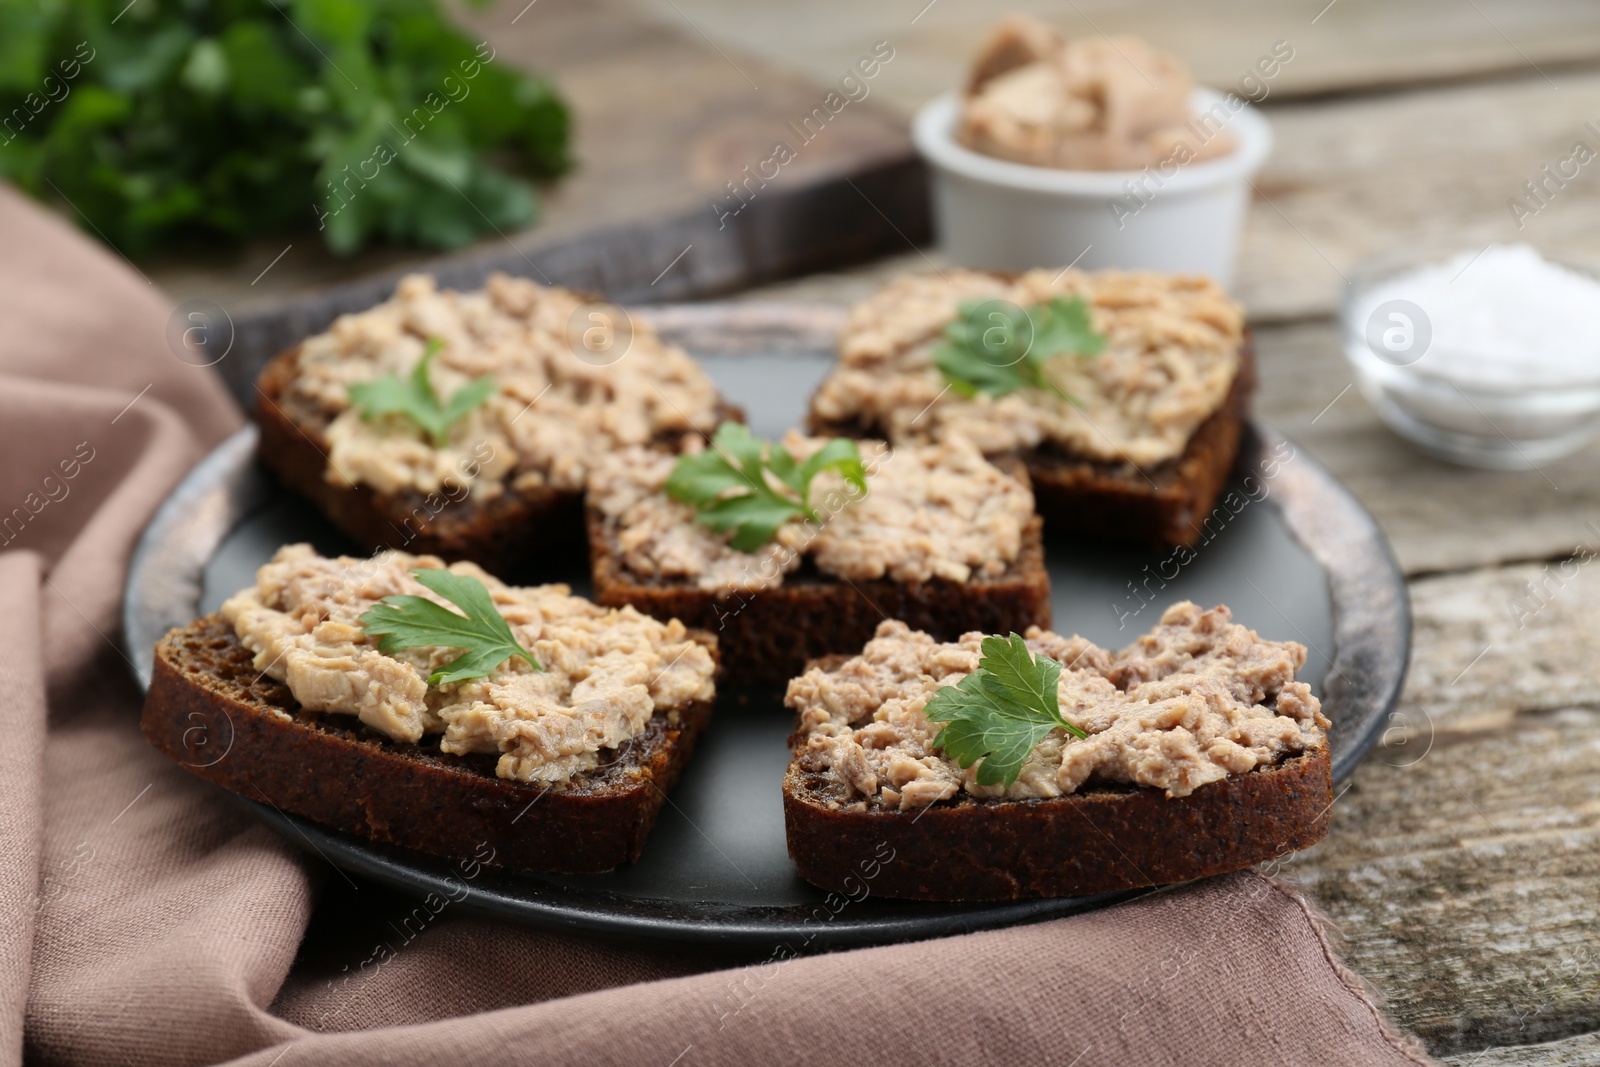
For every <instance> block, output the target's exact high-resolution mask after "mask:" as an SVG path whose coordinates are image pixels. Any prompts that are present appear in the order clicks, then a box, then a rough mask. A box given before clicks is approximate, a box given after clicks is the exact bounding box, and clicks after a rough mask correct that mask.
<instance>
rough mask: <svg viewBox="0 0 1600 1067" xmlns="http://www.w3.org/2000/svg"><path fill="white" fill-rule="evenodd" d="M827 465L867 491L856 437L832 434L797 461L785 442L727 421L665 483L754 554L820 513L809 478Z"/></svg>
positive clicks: (672, 494) (674, 496) (719, 530)
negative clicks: (785, 528) (788, 526)
mask: <svg viewBox="0 0 1600 1067" xmlns="http://www.w3.org/2000/svg"><path fill="white" fill-rule="evenodd" d="M825 470H836V471H838V472H839V473H840V475H842V476H843V477H844V479H845V481H847V482H849V483H850V484H851V485H854V486H855V487H856V488H858V489H860V490H861V491H862V492H863V493H865V492H866V491H867V472H866V468H865V467H863V466H862V464H861V454H860V453H859V452H858V451H857V450H856V443H855V442H854V441H849V440H845V439H843V438H835V439H834V440H831V441H829V442H828V443H827V444H825V445H823V446H822V447H821V448H819V449H818V450H817V451H816V452H813V453H812V454H811V455H810V456H807V457H806V458H805V459H804V460H801V461H797V460H796V459H795V458H794V457H793V456H791V455H790V454H789V451H788V450H787V449H785V448H784V447H783V446H782V445H775V444H771V443H770V442H767V441H763V440H762V439H761V438H759V437H754V436H752V435H751V433H750V431H749V430H748V429H747V428H746V427H744V426H743V425H741V424H739V423H737V422H725V423H723V424H722V425H721V426H719V427H718V428H717V432H716V435H715V436H714V437H712V439H711V447H710V448H708V449H706V450H705V451H704V452H701V453H700V454H699V455H685V456H680V457H679V458H678V463H677V465H676V466H675V467H673V468H672V474H671V475H670V476H669V477H668V478H667V484H666V485H665V486H664V487H663V488H664V491H665V492H666V494H667V495H668V496H670V497H671V498H672V499H674V500H680V501H682V502H683V503H685V504H689V505H691V506H693V507H694V509H695V510H696V512H697V514H696V515H695V520H696V521H697V522H700V523H701V524H703V525H705V526H709V527H710V528H711V529H713V530H715V531H716V532H717V533H727V532H729V531H732V532H733V539H732V541H730V542H729V543H730V544H731V545H732V546H733V547H734V548H735V549H737V550H739V551H740V552H754V551H755V550H756V549H758V548H760V547H761V546H762V545H764V544H766V543H767V542H768V541H770V540H772V539H773V537H775V536H776V535H777V533H778V527H780V526H782V525H783V524H784V523H786V522H788V521H790V520H791V519H800V518H804V519H813V520H815V519H818V518H819V516H818V515H817V513H816V511H815V510H813V509H812V507H811V504H810V493H811V482H812V479H814V478H815V477H816V476H817V475H818V474H821V473H822V472H823V471H825ZM769 474H770V475H771V476H772V477H771V478H769V477H768V475H769ZM774 479H775V480H776V481H777V483H778V484H777V485H776V486H774V485H773V484H772V482H773V480H774Z"/></svg>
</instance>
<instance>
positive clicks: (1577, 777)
mask: <svg viewBox="0 0 1600 1067" xmlns="http://www.w3.org/2000/svg"><path fill="white" fill-rule="evenodd" d="M1418 754H1419V753H1418V750H1417V749H1416V748H1415V747H1414V746H1412V745H1409V744H1408V745H1405V746H1401V747H1398V748H1396V747H1393V746H1390V747H1384V748H1381V749H1379V750H1377V751H1375V753H1374V754H1373V755H1372V756H1371V757H1369V758H1368V760H1367V762H1365V763H1364V764H1362V766H1361V767H1360V768H1359V769H1358V770H1357V771H1356V773H1355V775H1354V776H1353V778H1352V780H1351V784H1350V786H1349V789H1348V791H1347V792H1345V793H1343V794H1342V795H1341V796H1340V799H1339V800H1338V801H1337V802H1336V804H1335V808H1334V828H1333V832H1332V833H1331V834H1330V835H1329V837H1328V838H1327V840H1325V841H1323V842H1322V843H1321V844H1319V845H1317V846H1316V847H1314V848H1312V849H1309V850H1307V851H1306V852H1304V853H1301V854H1299V855H1297V856H1295V857H1293V858H1292V859H1291V860H1290V861H1288V862H1286V863H1285V864H1284V865H1283V870H1284V872H1285V873H1286V874H1287V876H1288V877H1289V878H1290V879H1291V880H1292V881H1295V882H1297V883H1298V884H1300V885H1302V886H1303V887H1304V888H1306V889H1307V891H1309V892H1310V893H1311V895H1312V896H1313V897H1314V898H1315V899H1316V900H1317V901H1318V903H1319V904H1321V906H1322V907H1323V908H1324V909H1326V911H1327V912H1328V914H1329V916H1330V917H1331V918H1332V919H1333V920H1334V922H1335V924H1336V925H1337V926H1338V928H1339V929H1340V931H1341V932H1342V933H1343V935H1344V937H1345V942H1346V946H1345V950H1346V954H1347V958H1348V960H1349V963H1350V965H1351V967H1352V968H1353V969H1354V970H1355V971H1356V972H1357V973H1358V974H1360V975H1362V976H1363V977H1364V978H1366V979H1367V980H1369V981H1371V982H1372V983H1373V984H1374V985H1375V986H1376V987H1377V988H1378V989H1379V990H1380V991H1381V992H1382V993H1383V994H1384V995H1385V997H1386V998H1387V1000H1388V1010H1389V1012H1390V1013H1391V1015H1392V1016H1393V1018H1394V1019H1395V1020H1396V1021H1397V1022H1398V1023H1399V1024H1400V1025H1401V1026H1402V1027H1404V1028H1405V1029H1407V1030H1409V1031H1411V1032H1413V1033H1415V1034H1417V1035H1418V1036H1419V1037H1421V1038H1422V1039H1423V1040H1424V1041H1425V1042H1427V1043H1428V1045H1429V1047H1430V1048H1431V1049H1432V1051H1434V1052H1435V1053H1440V1054H1444V1053H1456V1052H1462V1051H1470V1050H1475V1049H1481V1048H1487V1047H1492V1046H1497V1045H1520V1044H1532V1043H1536V1042H1540V1041H1548V1040H1554V1039H1557V1038H1562V1037H1567V1036H1570V1035H1572V1034H1576V1033H1585V1032H1588V1031H1592V1030H1595V1029H1597V1028H1600V932H1597V928H1596V924H1597V923H1600V869H1597V865H1596V864H1595V856H1596V853H1597V850H1600V713H1597V712H1595V711H1594V710H1592V709H1585V710H1577V709H1574V710H1568V711H1563V712H1556V713H1549V714H1540V715H1524V716H1521V717H1519V718H1518V719H1517V721H1516V723H1515V725H1514V726H1511V727H1507V728H1505V729H1499V730H1486V731H1480V732H1475V733H1458V734H1451V735H1446V734H1440V735H1439V736H1437V737H1435V738H1434V741H1433V745H1432V748H1431V749H1430V750H1426V754H1425V755H1423V756H1422V758H1421V759H1420V760H1418V759H1417V756H1418ZM1414 760H1415V762H1413V761H1414Z"/></svg>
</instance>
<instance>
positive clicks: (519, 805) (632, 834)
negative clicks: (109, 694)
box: [142, 615, 711, 874]
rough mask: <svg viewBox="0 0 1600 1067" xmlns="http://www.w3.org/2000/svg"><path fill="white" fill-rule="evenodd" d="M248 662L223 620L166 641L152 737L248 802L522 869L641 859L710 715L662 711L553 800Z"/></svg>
mask: <svg viewBox="0 0 1600 1067" xmlns="http://www.w3.org/2000/svg"><path fill="white" fill-rule="evenodd" d="M708 643H709V641H708ZM251 663H252V656H251V653H250V651H249V650H248V649H246V648H245V647H244V645H242V644H241V643H240V642H239V639H238V637H237V636H235V634H234V632H233V628H232V627H231V626H229V625H228V624H227V623H226V622H224V621H223V620H222V618H221V617H220V616H218V615H207V616H205V617H204V618H201V619H197V620H196V621H195V622H192V623H190V624H189V625H188V626H185V627H182V628H180V629H177V630H173V631H172V632H171V633H169V634H167V636H166V637H164V638H162V639H161V642H160V643H159V644H157V645H156V658H155V670H154V674H153V676H152V678H151V682H150V692H149V694H148V696H146V698H145V703H144V714H143V717H142V725H143V729H144V735H145V737H146V738H148V739H149V741H150V743H151V744H152V745H154V746H155V747H156V748H158V749H160V750H161V751H162V752H164V753H166V754H167V755H168V756H170V757H171V758H172V759H174V760H177V761H178V762H179V763H180V764H182V765H183V766H184V767H185V768H187V769H188V770H189V771H190V772H191V773H193V774H195V775H198V776H199V777H201V778H204V779H206V780H207V781H210V782H215V783H216V784H217V785H220V786H222V787H223V788H224V789H228V790H231V791H232V792H234V793H237V794H239V795H240V796H242V797H245V798H246V799H249V800H254V801H257V802H258V803H267V804H271V805H273V806H274V807H276V808H278V809H280V810H282V811H285V812H290V813H292V814H295V815H301V816H304V817H305V818H307V819H310V820H312V821H313V822H318V823H321V824H323V825H324V826H329V827H332V828H333V829H335V830H342V831H344V832H346V833H351V834H357V835H360V836H362V837H367V838H371V839H373V840H375V841H383V842H387V843H390V844H395V845H404V846H406V847H408V848H413V849H417V850H419V851H422V852H429V853H432V854H434V855H437V856H445V857H448V858H451V859H463V860H465V859H475V860H477V861H479V862H488V863H491V864H492V865H495V866H501V867H510V868H514V869H519V870H529V871H555V872H566V873H584V874H587V873H597V872H600V871H608V870H611V869H612V868H614V867H616V866H617V865H618V864H621V863H631V862H633V861H634V860H636V859H638V858H639V853H640V852H641V851H642V850H643V848H644V842H645V838H646V836H648V835H649V833H650V828H651V827H652V826H654V825H655V821H656V816H657V815H658V814H659V813H660V811H661V807H662V805H663V804H664V803H665V802H666V796H667V791H668V790H670V789H671V788H672V786H673V783H675V782H676V781H677V780H678V776H679V775H680V774H681V773H682V772H683V768H684V766H685V765H686V764H687V763H688V761H689V757H690V755H691V754H692V753H693V751H694V746H695V741H696V740H697V738H698V737H699V735H700V733H701V732H702V731H703V730H704V729H705V726H706V722H707V721H708V719H709V718H710V716H711V704H710V702H707V701H699V702H696V703H694V704H691V705H688V706H686V707H682V708H676V709H672V710H670V711H657V712H656V714H655V715H654V716H653V717H652V718H651V719H650V721H649V723H648V724H647V726H646V729H645V732H644V733H642V734H640V735H639V736H638V737H636V738H634V739H633V740H632V741H631V742H629V743H628V744H627V745H624V746H623V747H622V748H620V749H618V750H616V751H615V752H611V753H607V754H603V755H602V760H603V766H601V767H600V768H598V769H596V770H594V771H590V772H586V773H585V774H583V775H580V776H577V777H575V778H574V779H573V780H572V782H571V783H570V784H568V785H567V786H564V787H562V788H557V789H546V788H545V787H544V786H542V785H537V784H530V783H523V782H513V781H508V780H506V779H504V778H498V777H496V776H495V773H494V768H495V760H496V757H494V756H492V755H488V754H481V755H470V756H453V755H448V754H445V753H441V752H440V751H439V739H438V737H437V736H432V737H424V738H423V741H422V742H421V743H419V744H416V745H412V744H407V743H405V742H401V741H394V740H391V739H390V738H388V737H386V736H384V735H383V734H380V733H378V732H377V731H375V730H371V729H369V728H368V727H366V726H365V725H363V724H362V723H360V722H359V721H358V720H356V719H355V718H354V717H352V716H347V715H324V714H318V713H315V712H308V711H305V710H304V709H302V708H301V707H300V706H299V704H297V703H296V702H295V699H294V697H293V695H291V694H290V692H289V689H288V687H287V686H285V685H283V684H282V683H280V682H276V681H274V680H272V679H271V678H268V677H265V676H264V675H261V674H260V673H259V672H258V671H256V670H255V669H254V668H253V667H252V665H251ZM607 756H609V757H611V758H609V759H608V758H607ZM491 850H492V852H491ZM491 854H492V857H493V858H492V859H486V858H485V857H486V856H489V855H491Z"/></svg>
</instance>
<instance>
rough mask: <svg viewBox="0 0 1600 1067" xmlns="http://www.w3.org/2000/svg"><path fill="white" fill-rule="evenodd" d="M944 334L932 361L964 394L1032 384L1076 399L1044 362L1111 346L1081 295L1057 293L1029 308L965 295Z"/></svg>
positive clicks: (999, 393) (1000, 393) (1070, 400)
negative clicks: (1047, 370)
mask: <svg viewBox="0 0 1600 1067" xmlns="http://www.w3.org/2000/svg"><path fill="white" fill-rule="evenodd" d="M944 337H945V340H944V343H943V344H941V345H940V346H939V347H937V348H935V349H934V351H933V362H934V364H935V365H936V366H937V367H938V368H939V370H940V371H941V372H943V374H944V378H945V381H947V382H949V383H950V387H951V388H952V389H954V390H955V391H956V392H958V393H960V394H961V395H962V396H976V395H977V394H978V393H985V394H987V395H989V396H1005V395H1006V394H1007V393H1014V392H1016V391H1017V390H1018V389H1023V388H1033V389H1047V390H1049V391H1051V392H1053V393H1055V394H1056V395H1057V396H1059V397H1061V399H1063V400H1065V401H1067V402H1068V403H1076V401H1075V400H1073V398H1072V397H1070V396H1068V395H1067V393H1066V392H1065V391H1063V390H1062V389H1061V387H1060V386H1058V385H1056V383H1055V382H1054V381H1052V380H1051V379H1050V378H1049V377H1048V376H1047V375H1046V374H1045V373H1044V367H1045V364H1046V363H1047V362H1048V361H1050V360H1051V359H1054V358H1055V357H1056V356H1062V355H1068V354H1075V355H1082V356H1092V355H1095V354H1096V353H1098V352H1099V351H1100V350H1101V349H1103V348H1105V346H1106V339H1105V338H1104V337H1103V336H1101V335H1100V334H1097V333H1095V332H1094V327H1093V326H1092V325H1091V324H1090V320H1089V305H1088V304H1087V303H1085V302H1084V299H1083V298H1082V297H1081V296H1075V297H1073V298H1072V299H1071V300H1063V299H1062V298H1061V297H1059V296H1058V297H1052V298H1051V299H1050V300H1049V301H1047V302H1045V303H1042V304H1035V305H1033V306H1032V307H1030V308H1026V309H1024V308H1020V307H1018V306H1017V305H1015V304H1012V303H1009V302H1008V301H1004V300H968V301H964V302H963V303H962V304H961V306H960V309H959V311H958V312H957V315H956V320H955V321H954V322H952V323H951V324H950V325H948V326H946V327H945V330H944Z"/></svg>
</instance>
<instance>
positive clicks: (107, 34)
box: [0, 0, 569, 255]
mask: <svg viewBox="0 0 1600 1067" xmlns="http://www.w3.org/2000/svg"><path fill="white" fill-rule="evenodd" d="M567 142H568V115H567V108H566V105H565V104H564V103H563V102H562V100H561V99H560V98H559V97H558V96H557V95H556V94H555V92H554V90H553V89H551V87H550V86H549V85H548V84H546V83H545V82H543V81H541V80H539V79H537V78H532V77H528V76H526V75H524V74H521V73H519V72H517V71H516V70H515V69H514V68H512V67H511V66H510V64H509V63H507V62H506V61H505V60H500V61H498V62H496V61H494V52H493V50H492V49H491V48H490V47H489V46H488V45H487V44H482V45H475V44H474V43H473V42H472V41H470V40H469V39H468V38H467V37H465V36H463V35H462V34H461V33H460V32H459V31H458V30H457V29H456V28H455V27H453V26H452V25H451V24H450V23H449V22H448V21H447V20H446V19H445V18H444V16H443V15H442V14H441V13H440V10H439V8H438V5H437V3H436V0H137V2H135V3H133V4H128V3H127V0H43V2H41V0H0V177H5V178H9V179H10V180H11V181H13V182H15V183H16V184H17V185H19V186H21V187H22V188H24V189H26V190H27V191H28V192H30V193H32V194H33V195H35V196H38V197H40V198H42V199H51V200H59V201H65V202H66V203H67V205H70V209H71V210H73V211H74V212H75V213H76V215H77V217H78V218H79V219H80V221H81V224H82V225H83V226H84V227H85V228H86V229H88V230H90V231H92V232H96V233H98V234H99V235H100V236H101V237H102V238H103V239H105V240H107V241H109V242H110V243H111V244H113V245H114V246H116V247H117V248H118V249H119V250H120V251H122V252H124V253H126V254H130V255H139V254H142V253H148V252H150V251H151V250H153V249H156V248H159V247H161V246H164V245H170V244H174V243H177V242H182V241H192V240H196V239H205V238H210V239H215V238H217V237H219V236H220V237H223V238H226V239H232V240H242V239H245V238H248V237H251V236H254V235H257V234H262V233H269V232H273V231H281V230H292V229H300V228H303V227H305V226H307V225H310V226H315V227H317V228H319V229H320V230H321V233H322V237H323V240H324V241H325V242H326V243H327V245H328V247H329V248H330V249H332V250H333V251H335V252H338V253H341V254H342V253H348V252H352V251H354V250H356V249H357V248H359V247H361V246H362V245H363V244H365V243H366V242H368V241H370V240H372V239H375V238H382V239H387V240H390V241H395V242H410V243H417V244H422V245H429V246H433V247H439V248H453V247H457V246H460V245H463V244H466V243H468V242H470V241H472V240H473V239H474V238H476V237H478V236H479V235H480V234H483V233H487V232H492V231H493V230H494V229H496V228H499V229H505V228H507V227H514V226H522V225H525V224H527V223H529V222H531V221H532V220H533V217H534V215H535V203H536V202H535V197H534V191H533V188H532V187H531V185H530V184H529V182H528V181H527V180H526V179H528V178H538V177H548V176H553V175H556V174H559V173H561V172H562V171H564V170H565V169H566V168H567V167H568V166H569V159H568V156H567ZM491 160H493V162H492V161H491ZM500 161H504V162H505V163H507V164H509V165H510V166H509V168H502V167H501V166H500V165H498V164H499V162H500Z"/></svg>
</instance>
